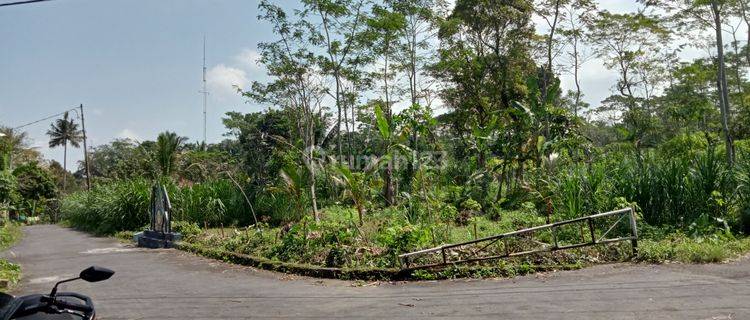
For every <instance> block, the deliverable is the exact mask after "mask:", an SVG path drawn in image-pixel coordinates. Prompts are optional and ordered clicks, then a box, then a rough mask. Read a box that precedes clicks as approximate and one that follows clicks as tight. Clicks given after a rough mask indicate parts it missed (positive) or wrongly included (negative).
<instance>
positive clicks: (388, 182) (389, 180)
mask: <svg viewBox="0 0 750 320" xmlns="http://www.w3.org/2000/svg"><path fill="white" fill-rule="evenodd" d="M387 51H388V49H387V48H386V54H385V67H384V68H383V85H384V89H385V109H386V111H385V116H386V118H387V119H388V126H391V122H393V113H392V112H391V103H390V96H389V95H388V53H387ZM391 129H393V128H392V126H391ZM388 144H389V145H390V141H389V142H388ZM388 149H389V150H388V151H387V152H390V147H389V148H388ZM384 188H385V190H383V193H384V196H385V202H386V204H387V205H388V206H392V205H393V202H394V201H393V198H394V194H393V193H394V192H393V159H389V160H388V165H387V166H386V169H385V186H384Z"/></svg>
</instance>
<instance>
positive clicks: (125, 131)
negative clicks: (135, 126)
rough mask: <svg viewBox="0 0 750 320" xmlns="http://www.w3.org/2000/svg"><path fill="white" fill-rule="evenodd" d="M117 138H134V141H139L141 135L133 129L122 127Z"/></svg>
mask: <svg viewBox="0 0 750 320" xmlns="http://www.w3.org/2000/svg"><path fill="white" fill-rule="evenodd" d="M117 138H119V139H131V140H135V141H141V140H142V139H141V137H140V136H139V135H138V134H136V133H135V132H133V130H130V129H123V130H122V131H120V133H118V134H117Z"/></svg>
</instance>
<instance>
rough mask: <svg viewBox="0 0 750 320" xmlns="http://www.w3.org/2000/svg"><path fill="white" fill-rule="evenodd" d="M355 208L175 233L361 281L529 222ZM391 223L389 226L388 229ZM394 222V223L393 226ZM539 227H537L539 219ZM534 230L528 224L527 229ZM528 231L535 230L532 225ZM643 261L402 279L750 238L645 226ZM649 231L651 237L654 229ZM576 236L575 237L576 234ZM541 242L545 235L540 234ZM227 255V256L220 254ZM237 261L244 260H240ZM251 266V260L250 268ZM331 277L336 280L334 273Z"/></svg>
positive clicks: (698, 248)
mask: <svg viewBox="0 0 750 320" xmlns="http://www.w3.org/2000/svg"><path fill="white" fill-rule="evenodd" d="M351 210H353V209H348V208H336V210H328V211H326V212H325V213H324V215H323V219H322V221H320V222H315V221H312V220H306V219H303V221H302V222H299V223H296V224H289V225H284V226H277V227H271V226H268V225H263V226H262V228H261V229H260V230H257V229H255V228H254V227H232V226H225V227H223V228H208V229H202V228H200V227H199V226H198V224H196V223H189V222H184V221H180V222H175V223H174V224H173V230H174V231H176V232H180V233H182V234H183V242H184V243H185V244H186V245H185V246H184V248H188V249H186V250H187V251H192V252H195V253H198V254H201V255H206V256H209V257H212V258H217V257H218V259H221V260H225V261H228V262H233V263H240V264H243V263H250V264H252V265H258V266H259V267H269V268H271V269H272V270H280V271H283V272H302V273H304V274H310V275H313V276H315V275H317V274H322V273H320V272H318V271H316V270H321V269H325V270H326V272H327V271H330V269H339V270H348V271H347V272H343V273H338V274H343V275H344V276H346V277H351V276H353V275H363V276H364V277H366V278H368V279H374V278H377V277H382V275H385V274H394V275H395V274H397V273H395V272H394V270H398V269H399V268H400V267H401V265H400V263H399V261H398V259H397V255H398V254H400V253H403V252H408V251H411V250H417V249H424V248H427V247H432V246H438V245H441V244H446V243H456V242H461V241H467V240H472V239H475V238H481V237H486V236H490V235H495V234H499V233H503V232H508V231H512V230H514V229H515V228H514V227H516V226H518V225H521V226H523V227H527V226H526V225H524V224H523V221H528V220H530V218H529V217H526V216H527V215H528V214H527V213H525V212H522V211H508V212H503V216H504V217H503V219H502V220H500V221H494V220H490V219H488V218H486V217H474V218H472V219H470V220H469V221H468V222H467V223H466V224H463V225H458V224H446V223H442V222H439V221H437V222H432V223H429V224H422V223H418V222H417V223H414V224H412V223H409V222H408V221H404V220H403V219H401V220H399V219H398V217H395V216H389V215H391V214H392V213H390V212H388V211H382V212H377V213H372V215H371V216H369V217H366V218H365V221H364V224H363V225H358V224H357V223H354V222H353V220H352V219H351V218H350V217H352V216H354V212H353V211H352V212H350V211H351ZM383 221H390V222H391V223H384V222H383ZM394 221H396V223H393V222H394ZM534 223H538V222H537V221H534ZM529 224H530V223H529ZM529 226H530V225H529ZM642 227H643V228H644V234H643V235H642V237H641V239H640V240H639V248H638V255H637V256H635V257H634V256H633V255H632V248H631V245H630V243H629V242H621V243H617V244H608V245H595V246H591V247H585V248H578V249H574V250H565V251H558V252H554V253H540V254H535V255H530V256H524V257H517V258H512V259H502V260H494V261H485V262H482V263H472V264H465V265H457V266H448V267H445V268H442V269H433V270H419V271H413V272H411V274H409V275H407V276H404V275H403V274H398V277H402V276H403V277H404V278H409V279H425V280H431V279H451V278H491V277H513V276H517V275H525V274H530V273H534V272H539V271H552V270H570V269H578V268H583V267H586V266H590V265H593V264H599V263H613V262H623V261H632V262H642V263H657V264H659V263H670V262H679V263H713V262H723V261H727V260H730V259H734V258H737V257H739V256H741V255H743V254H745V253H747V252H750V238H744V237H739V236H733V235H731V234H728V233H725V232H716V233H711V234H707V235H703V236H689V235H687V234H684V233H681V232H679V231H669V230H667V229H658V231H659V232H655V231H654V230H652V229H653V227H650V226H648V225H646V224H643V225H642ZM648 230H650V231H648ZM574 234H577V232H574ZM132 235H133V232H118V233H116V234H115V237H116V238H118V239H120V240H123V241H132V240H131V239H132ZM538 236H539V237H540V240H541V237H542V236H543V235H541V234H540V235H538ZM221 252H223V254H222V253H221ZM237 255H238V256H239V258H238V257H237ZM248 261H249V262H248ZM332 274H336V273H335V272H334V273H332Z"/></svg>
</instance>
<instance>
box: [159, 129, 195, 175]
mask: <svg viewBox="0 0 750 320" xmlns="http://www.w3.org/2000/svg"><path fill="white" fill-rule="evenodd" d="M185 140H187V139H186V138H185V137H180V136H178V135H177V134H176V133H174V132H169V131H165V132H162V133H160V134H159V136H158V137H157V138H156V145H155V150H154V158H155V159H154V160H155V161H156V164H157V165H158V167H159V172H160V173H161V176H162V177H169V176H171V175H172V173H174V172H175V169H176V166H175V163H176V162H177V152H178V150H179V148H180V146H181V145H182V144H183V143H184V142H185Z"/></svg>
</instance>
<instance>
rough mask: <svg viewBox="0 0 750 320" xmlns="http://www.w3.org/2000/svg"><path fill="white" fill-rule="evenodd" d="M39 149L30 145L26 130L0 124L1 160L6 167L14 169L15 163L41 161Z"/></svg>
mask: <svg viewBox="0 0 750 320" xmlns="http://www.w3.org/2000/svg"><path fill="white" fill-rule="evenodd" d="M41 160H42V157H41V155H40V154H39V151H37V150H35V149H34V148H31V147H30V142H29V137H28V135H27V134H26V132H23V131H18V130H14V129H12V128H9V127H4V126H0V162H2V166H0V167H4V168H6V169H9V170H13V164H14V163H16V164H22V163H27V162H32V161H37V162H38V161H41Z"/></svg>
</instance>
